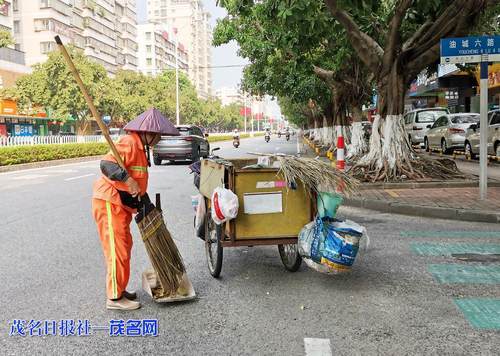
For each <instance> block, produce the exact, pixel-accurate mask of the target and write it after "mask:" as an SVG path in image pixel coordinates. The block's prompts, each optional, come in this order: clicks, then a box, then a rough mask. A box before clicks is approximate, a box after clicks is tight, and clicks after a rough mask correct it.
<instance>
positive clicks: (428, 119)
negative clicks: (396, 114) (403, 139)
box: [404, 108, 450, 145]
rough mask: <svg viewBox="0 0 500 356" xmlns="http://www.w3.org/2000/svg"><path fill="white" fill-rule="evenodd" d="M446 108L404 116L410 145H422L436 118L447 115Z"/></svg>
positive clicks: (420, 111) (418, 111) (428, 109)
mask: <svg viewBox="0 0 500 356" xmlns="http://www.w3.org/2000/svg"><path fill="white" fill-rule="evenodd" d="M449 113H450V112H449V111H448V109H447V108H427V109H417V110H413V111H410V112H408V113H406V114H405V115H404V126H405V130H406V133H407V134H408V139H409V141H410V143H411V144H412V145H416V144H423V143H424V137H425V135H426V134H427V131H428V130H429V129H428V128H427V126H429V125H432V124H433V123H434V121H436V120H437V118H438V117H441V116H443V115H445V114H449Z"/></svg>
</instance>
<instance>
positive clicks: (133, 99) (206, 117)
mask: <svg viewBox="0 0 500 356" xmlns="http://www.w3.org/2000/svg"><path fill="white" fill-rule="evenodd" d="M68 51H69V52H70V55H71V56H72V58H73V61H74V63H75V66H76V68H77V69H78V71H79V73H80V76H81V77H82V80H83V82H84V84H85V86H86V87H87V89H88V91H89V93H90V95H91V97H92V98H93V100H94V104H95V105H96V107H97V109H98V111H99V112H100V113H101V115H110V116H111V119H112V122H113V124H114V125H122V124H124V123H126V122H128V121H130V120H131V119H133V118H135V117H136V116H137V115H139V114H140V113H141V112H143V111H145V110H147V109H148V108H150V107H156V108H157V109H159V110H160V111H162V112H163V113H164V114H165V115H166V116H167V117H169V118H170V119H171V120H172V121H173V122H175V117H176V105H175V101H176V93H175V71H174V70H166V71H164V72H163V73H161V74H160V75H158V76H155V77H153V76H147V75H144V74H141V73H137V72H134V71H128V70H120V71H118V72H117V73H116V75H115V76H114V77H112V78H111V77H109V76H108V75H107V73H106V70H105V68H104V67H103V66H102V65H100V64H98V63H96V62H94V61H92V60H91V59H89V58H87V57H86V56H85V55H84V54H83V52H82V51H81V50H78V49H76V48H74V47H72V46H68ZM3 96H4V97H11V98H14V99H16V100H17V102H18V105H19V107H20V108H21V110H24V111H27V112H29V111H30V110H32V109H33V108H34V107H42V108H45V109H46V110H50V111H51V114H52V115H53V116H54V117H57V118H60V119H68V118H69V117H72V118H73V119H75V120H76V122H77V129H78V131H79V132H82V133H83V132H86V131H87V128H88V124H89V122H90V119H91V117H90V112H89V110H88V108H87V105H86V103H85V100H84V98H83V95H82V94H81V93H80V90H79V88H78V86H77V84H76V82H75V81H74V79H73V76H72V75H71V72H70V71H69V69H68V67H67V65H66V63H65V62H64V59H63V57H62V55H61V54H60V52H58V51H54V52H51V53H49V56H48V59H47V61H46V62H44V63H40V64H37V65H35V66H34V67H33V72H32V73H31V74H29V75H25V76H23V77H21V78H20V79H18V80H17V82H16V86H15V87H13V88H10V89H7V90H4V91H3ZM179 106H180V110H179V111H180V119H181V123H186V124H187V123H192V124H198V125H200V126H202V127H207V128H214V127H218V128H221V129H232V128H234V127H238V126H240V125H241V123H242V121H243V118H242V117H241V116H240V115H239V110H240V107H239V106H238V105H232V106H229V107H222V105H221V103H220V102H219V101H218V100H214V99H209V100H203V99H200V98H198V96H197V94H196V89H195V87H194V85H193V84H192V83H191V82H190V80H189V78H188V77H187V76H186V75H185V74H184V73H182V72H181V73H179Z"/></svg>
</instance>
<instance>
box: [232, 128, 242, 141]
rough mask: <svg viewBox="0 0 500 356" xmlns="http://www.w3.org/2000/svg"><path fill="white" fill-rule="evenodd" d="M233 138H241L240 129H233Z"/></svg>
mask: <svg viewBox="0 0 500 356" xmlns="http://www.w3.org/2000/svg"><path fill="white" fill-rule="evenodd" d="M233 139H235V140H236V139H238V140H239V139H240V131H239V130H238V129H234V131H233Z"/></svg>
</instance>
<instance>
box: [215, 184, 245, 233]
mask: <svg viewBox="0 0 500 356" xmlns="http://www.w3.org/2000/svg"><path fill="white" fill-rule="evenodd" d="M238 209H239V202H238V196H237V195H236V194H234V193H233V192H232V191H231V190H229V189H226V188H221V187H217V188H215V190H214V192H213V194H212V219H213V220H214V221H215V223H216V224H217V225H220V224H222V223H223V222H226V221H228V220H232V219H234V218H235V217H236V216H238Z"/></svg>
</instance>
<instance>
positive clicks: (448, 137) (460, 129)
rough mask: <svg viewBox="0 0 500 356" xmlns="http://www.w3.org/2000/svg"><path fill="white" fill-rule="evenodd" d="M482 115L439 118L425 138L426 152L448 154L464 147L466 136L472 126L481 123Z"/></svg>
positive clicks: (455, 115)
mask: <svg viewBox="0 0 500 356" xmlns="http://www.w3.org/2000/svg"><path fill="white" fill-rule="evenodd" d="M479 118H480V115H479V114H473V113H461V114H448V115H443V116H440V117H438V119H437V120H436V121H434V124H432V125H428V126H427V128H428V129H429V131H427V133H426V134H425V137H424V146H425V150H426V151H427V152H429V150H431V149H441V151H442V152H443V153H448V152H450V151H451V149H454V148H460V149H462V148H463V147H464V143H465V134H466V133H467V130H468V129H469V127H471V125H475V124H477V123H478V122H479Z"/></svg>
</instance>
